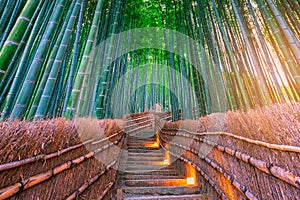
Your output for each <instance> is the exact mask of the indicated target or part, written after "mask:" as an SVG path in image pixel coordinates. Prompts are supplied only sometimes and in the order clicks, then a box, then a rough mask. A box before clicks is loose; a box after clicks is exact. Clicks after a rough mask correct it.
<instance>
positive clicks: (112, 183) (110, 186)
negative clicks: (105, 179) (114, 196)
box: [99, 182, 115, 199]
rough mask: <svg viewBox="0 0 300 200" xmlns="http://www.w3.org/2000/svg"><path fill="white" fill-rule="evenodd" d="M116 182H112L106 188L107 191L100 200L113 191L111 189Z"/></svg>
mask: <svg viewBox="0 0 300 200" xmlns="http://www.w3.org/2000/svg"><path fill="white" fill-rule="evenodd" d="M114 184H115V182H110V183H109V184H108V185H107V187H106V188H105V190H104V191H103V192H102V194H101V196H100V197H99V199H103V198H104V197H105V195H106V194H107V193H108V191H110V190H111V188H112V187H113V186H114Z"/></svg>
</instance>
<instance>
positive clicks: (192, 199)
mask: <svg viewBox="0 0 300 200" xmlns="http://www.w3.org/2000/svg"><path fill="white" fill-rule="evenodd" d="M173 199H174V200H199V199H211V197H210V195H207V194H188V195H164V196H140V195H134V196H133V195H130V196H128V197H126V196H125V197H123V200H173Z"/></svg>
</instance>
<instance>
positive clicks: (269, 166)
mask: <svg viewBox="0 0 300 200" xmlns="http://www.w3.org/2000/svg"><path fill="white" fill-rule="evenodd" d="M161 124H162V123H161V122H160V120H159V119H158V120H156V123H155V125H156V132H157V136H158V137H159V140H160V144H161V146H162V148H164V149H165V150H166V151H168V152H169V153H170V154H171V155H172V156H174V157H175V158H177V159H179V160H181V161H182V162H184V163H186V164H188V165H191V166H193V167H194V168H195V169H196V170H197V171H198V172H199V174H200V175H201V176H202V177H203V178H204V179H205V180H206V181H207V182H208V183H209V184H210V185H211V186H212V188H214V190H215V191H216V193H217V194H218V195H219V197H220V198H222V199H228V196H227V195H226V194H225V191H222V188H221V189H220V187H219V186H218V183H216V182H215V181H213V180H212V178H211V177H210V174H209V173H208V172H205V171H204V170H203V169H202V167H201V165H200V164H199V162H196V161H197V160H199V159H201V160H202V161H203V162H205V163H206V164H207V165H209V166H210V167H211V168H212V169H214V170H216V171H217V172H219V173H220V174H222V175H223V177H225V178H226V179H227V180H228V181H229V182H230V183H231V185H232V186H233V187H234V188H235V189H237V190H238V191H239V192H240V193H242V194H243V195H244V196H245V197H246V198H247V199H258V197H257V194H254V193H253V192H251V191H250V189H249V186H247V185H243V184H242V183H241V182H239V181H238V179H237V178H235V177H236V176H234V174H231V173H230V172H229V171H227V170H225V169H224V167H223V166H222V165H221V164H222V163H221V164H220V163H218V162H216V161H214V160H213V159H212V158H209V157H208V156H206V155H203V154H202V153H201V151H200V149H199V148H200V147H201V145H202V144H205V145H207V146H210V147H211V148H212V149H214V152H219V153H221V154H226V155H229V156H231V157H233V158H235V159H236V160H238V161H242V162H243V163H245V164H248V165H250V166H251V167H253V168H255V169H256V170H258V171H260V172H262V173H264V174H267V175H270V176H272V177H274V178H276V179H278V180H280V181H283V182H285V183H286V184H289V185H290V186H292V187H294V188H296V190H299V189H300V177H299V176H297V175H296V174H294V173H292V172H290V171H289V170H286V169H284V168H282V167H279V166H276V165H274V164H273V163H270V162H265V161H263V160H260V159H257V158H255V155H248V154H246V153H244V152H241V151H239V150H236V149H234V148H233V147H228V146H224V145H221V144H218V143H217V142H215V141H211V140H209V139H207V138H206V137H205V136H208V135H218V136H221V137H222V136H228V137H231V138H234V139H237V140H241V141H243V142H246V143H248V144H250V145H257V146H263V147H265V148H269V149H272V150H277V151H278V150H279V151H286V152H293V153H299V152H300V147H297V146H290V145H278V144H271V143H266V142H263V141H258V140H253V139H250V138H245V137H241V136H238V135H234V134H231V133H225V132H205V133H195V132H190V131H187V130H184V129H176V128H175V129H174V128H172V129H170V128H165V127H162V126H161ZM174 137H178V138H177V139H176V140H174V141H176V142H174V141H173V140H172V138H174ZM180 138H181V139H180ZM186 140H189V141H190V142H189V143H190V144H191V143H193V145H192V146H193V147H191V146H189V145H187V144H186V142H183V143H182V144H181V143H180V142H178V141H186ZM253 148H255V147H253ZM177 149H181V152H185V153H177V151H178V150H177ZM187 156H188V157H187ZM257 187H258V186H257ZM291 191H294V189H292V188H291Z"/></svg>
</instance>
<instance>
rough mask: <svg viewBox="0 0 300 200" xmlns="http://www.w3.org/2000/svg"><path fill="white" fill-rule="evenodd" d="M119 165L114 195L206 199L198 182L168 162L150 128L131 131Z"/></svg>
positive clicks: (128, 199)
mask: <svg viewBox="0 0 300 200" xmlns="http://www.w3.org/2000/svg"><path fill="white" fill-rule="evenodd" d="M127 150H128V153H127V155H124V156H123V161H122V162H121V166H120V176H119V177H120V180H119V186H118V191H117V193H118V194H117V199H118V200H121V199H126V200H137V199H141V200H142V199H149V200H150V199H151V200H155V199H170V200H171V199H181V200H182V199H206V198H207V197H205V196H203V195H201V194H199V193H200V190H199V189H200V188H199V186H197V185H188V184H187V180H186V177H184V176H182V175H180V173H179V172H178V171H177V170H176V169H175V168H174V166H172V165H169V164H168V163H167V161H166V160H165V157H166V156H165V152H164V151H163V150H162V149H161V148H160V147H159V145H158V144H157V141H156V138H155V134H154V132H153V131H147V132H143V133H140V134H137V135H130V136H129V137H128V138H127Z"/></svg>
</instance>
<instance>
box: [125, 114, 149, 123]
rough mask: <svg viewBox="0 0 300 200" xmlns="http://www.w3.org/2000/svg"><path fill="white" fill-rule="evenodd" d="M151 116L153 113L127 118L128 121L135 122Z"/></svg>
mask: <svg viewBox="0 0 300 200" xmlns="http://www.w3.org/2000/svg"><path fill="white" fill-rule="evenodd" d="M149 117H151V115H149V114H147V115H146V116H143V117H138V118H134V117H128V118H131V119H130V120H125V122H126V123H128V122H134V121H138V120H141V119H146V118H149Z"/></svg>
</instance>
